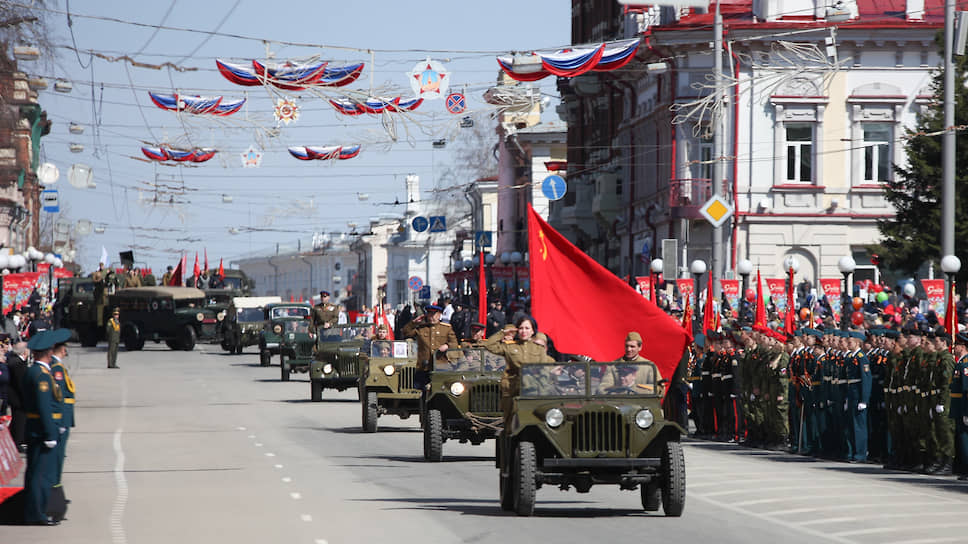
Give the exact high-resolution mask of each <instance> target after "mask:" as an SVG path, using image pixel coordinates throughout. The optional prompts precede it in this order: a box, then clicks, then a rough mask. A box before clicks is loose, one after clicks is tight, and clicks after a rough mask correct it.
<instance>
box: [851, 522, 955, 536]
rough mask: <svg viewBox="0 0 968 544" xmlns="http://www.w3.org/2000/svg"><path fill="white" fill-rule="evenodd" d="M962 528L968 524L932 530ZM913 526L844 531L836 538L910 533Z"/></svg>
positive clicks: (938, 525) (937, 525) (940, 525)
mask: <svg viewBox="0 0 968 544" xmlns="http://www.w3.org/2000/svg"><path fill="white" fill-rule="evenodd" d="M960 527H968V523H942V524H933V525H931V528H932V529H957V528H960ZM911 528H912V527H911V525H910V524H906V525H900V526H896V527H874V528H871V529H861V530H857V531H844V532H842V533H835V536H852V535H868V534H874V533H894V532H898V531H910V530H911Z"/></svg>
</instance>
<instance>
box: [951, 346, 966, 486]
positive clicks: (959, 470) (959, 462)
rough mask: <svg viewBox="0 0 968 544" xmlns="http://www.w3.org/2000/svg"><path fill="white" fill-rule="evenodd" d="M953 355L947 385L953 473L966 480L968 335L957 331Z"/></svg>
mask: <svg viewBox="0 0 968 544" xmlns="http://www.w3.org/2000/svg"><path fill="white" fill-rule="evenodd" d="M954 355H955V357H956V358H957V362H956V363H955V368H954V371H953V372H952V378H951V384H950V385H949V387H948V390H949V392H950V395H949V396H950V398H951V408H950V410H949V411H948V416H949V417H950V418H951V419H953V420H954V423H955V460H954V464H953V467H952V468H953V470H954V473H955V474H957V475H958V479H959V480H968V406H966V402H965V393H968V336H966V335H965V334H964V333H959V334H958V335H957V336H956V337H955V347H954Z"/></svg>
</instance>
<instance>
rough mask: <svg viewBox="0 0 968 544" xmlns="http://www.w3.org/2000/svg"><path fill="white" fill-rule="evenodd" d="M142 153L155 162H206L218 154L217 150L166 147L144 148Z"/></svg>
mask: <svg viewBox="0 0 968 544" xmlns="http://www.w3.org/2000/svg"><path fill="white" fill-rule="evenodd" d="M141 152H142V153H144V155H145V157H148V158H149V159H151V160H153V161H175V162H205V161H208V160H209V159H211V158H212V157H214V156H215V154H216V153H218V150H216V149H198V148H196V149H188V150H184V149H172V148H170V147H166V146H159V147H150V146H142V148H141Z"/></svg>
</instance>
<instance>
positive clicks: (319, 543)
mask: <svg viewBox="0 0 968 544" xmlns="http://www.w3.org/2000/svg"><path fill="white" fill-rule="evenodd" d="M314 544H329V542H327V541H326V539H325V538H317V539H316V542H315V543H314Z"/></svg>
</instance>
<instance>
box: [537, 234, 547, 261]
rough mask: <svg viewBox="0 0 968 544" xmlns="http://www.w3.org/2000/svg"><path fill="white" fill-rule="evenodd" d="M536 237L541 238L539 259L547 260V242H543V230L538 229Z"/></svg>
mask: <svg viewBox="0 0 968 544" xmlns="http://www.w3.org/2000/svg"><path fill="white" fill-rule="evenodd" d="M538 238H540V239H541V260H542V261H547V260H548V244H546V243H545V234H544V231H542V230H539V231H538Z"/></svg>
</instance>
